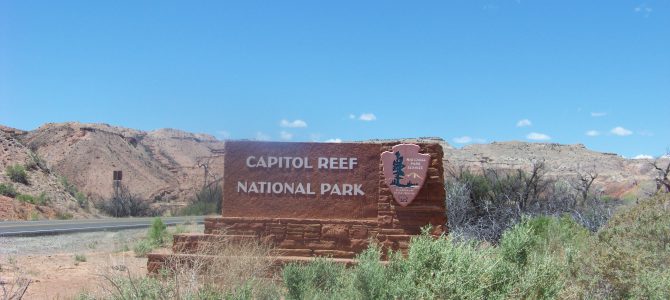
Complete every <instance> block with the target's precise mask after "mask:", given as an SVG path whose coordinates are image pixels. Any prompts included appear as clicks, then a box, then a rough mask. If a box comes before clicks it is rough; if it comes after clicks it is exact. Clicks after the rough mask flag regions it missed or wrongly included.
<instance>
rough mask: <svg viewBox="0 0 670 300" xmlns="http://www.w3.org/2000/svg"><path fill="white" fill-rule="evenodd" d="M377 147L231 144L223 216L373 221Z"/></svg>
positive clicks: (377, 185) (228, 153) (273, 143)
mask: <svg viewBox="0 0 670 300" xmlns="http://www.w3.org/2000/svg"><path fill="white" fill-rule="evenodd" d="M379 149H380V148H379V145H375V144H346V143H343V144H334V143H281V142H251V141H230V142H227V143H226V155H225V162H224V168H225V171H224V172H225V173H224V174H225V178H224V203H223V210H224V212H225V213H224V216H226V217H275V218H326V219H375V218H376V217H377V201H378V198H379V179H380V178H379Z"/></svg>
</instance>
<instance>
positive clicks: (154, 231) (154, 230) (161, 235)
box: [147, 218, 168, 247]
mask: <svg viewBox="0 0 670 300" xmlns="http://www.w3.org/2000/svg"><path fill="white" fill-rule="evenodd" d="M167 235H168V232H167V226H165V223H163V220H161V218H154V220H153V222H151V227H149V232H148V233H147V238H148V239H149V242H151V244H153V245H154V246H155V247H160V246H162V245H163V244H164V243H165V241H166V238H167Z"/></svg>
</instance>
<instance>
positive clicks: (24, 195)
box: [16, 194, 35, 203]
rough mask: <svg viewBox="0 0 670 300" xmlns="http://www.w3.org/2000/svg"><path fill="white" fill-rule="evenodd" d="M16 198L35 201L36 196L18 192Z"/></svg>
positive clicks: (30, 201) (28, 201) (23, 200)
mask: <svg viewBox="0 0 670 300" xmlns="http://www.w3.org/2000/svg"><path fill="white" fill-rule="evenodd" d="M16 200H19V201H21V202H26V203H35V197H33V196H31V195H28V194H18V195H16Z"/></svg>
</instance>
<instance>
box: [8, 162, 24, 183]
mask: <svg viewBox="0 0 670 300" xmlns="http://www.w3.org/2000/svg"><path fill="white" fill-rule="evenodd" d="M5 175H7V177H9V179H10V180H11V181H13V182H16V183H22V184H28V174H26V168H24V167H23V166H22V165H18V164H17V165H11V166H7V168H6V169H5Z"/></svg>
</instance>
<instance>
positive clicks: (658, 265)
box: [575, 194, 670, 299]
mask: <svg viewBox="0 0 670 300" xmlns="http://www.w3.org/2000/svg"><path fill="white" fill-rule="evenodd" d="M579 264H580V266H581V268H579V269H578V270H577V275H576V280H575V282H576V283H578V286H579V289H580V290H583V291H588V293H587V294H586V297H593V298H647V297H644V296H643V295H650V298H652V299H653V298H655V296H654V297H651V296H653V295H662V294H658V293H657V291H659V289H660V290H663V288H664V287H667V286H668V285H667V284H666V285H663V281H661V280H662V278H668V277H669V275H670V274H669V273H668V272H667V270H669V269H670V194H659V195H656V196H655V197H652V198H650V199H647V200H642V201H640V203H639V204H638V205H635V206H633V207H632V208H630V209H628V210H625V211H621V212H619V213H618V214H616V215H615V216H614V217H613V218H612V219H611V220H610V221H609V223H608V224H607V225H606V226H605V227H604V228H602V229H601V230H600V231H599V232H598V233H597V236H595V237H594V241H593V246H592V248H591V249H590V250H589V251H588V252H585V254H584V255H582V256H580V257H579ZM669 291H670V290H668V289H665V294H666V295H667V294H668V293H670V292H669ZM660 298H667V297H660Z"/></svg>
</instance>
